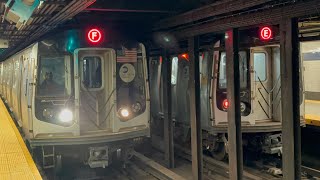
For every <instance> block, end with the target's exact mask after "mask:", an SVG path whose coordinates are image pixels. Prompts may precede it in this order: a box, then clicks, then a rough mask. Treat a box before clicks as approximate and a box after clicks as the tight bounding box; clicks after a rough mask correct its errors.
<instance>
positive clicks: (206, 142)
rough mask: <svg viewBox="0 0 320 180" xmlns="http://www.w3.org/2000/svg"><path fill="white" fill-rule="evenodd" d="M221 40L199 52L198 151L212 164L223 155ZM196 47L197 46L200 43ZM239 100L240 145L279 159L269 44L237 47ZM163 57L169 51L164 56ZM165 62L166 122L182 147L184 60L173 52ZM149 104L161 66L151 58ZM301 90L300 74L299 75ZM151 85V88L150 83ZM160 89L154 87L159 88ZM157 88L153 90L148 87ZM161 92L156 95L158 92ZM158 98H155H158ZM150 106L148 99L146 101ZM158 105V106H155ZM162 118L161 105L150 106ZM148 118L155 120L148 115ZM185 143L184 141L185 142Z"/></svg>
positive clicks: (186, 117)
mask: <svg viewBox="0 0 320 180" xmlns="http://www.w3.org/2000/svg"><path fill="white" fill-rule="evenodd" d="M222 43H224V42H223V41H221V40H215V41H213V42H211V43H210V44H209V45H207V44H206V45H205V46H203V47H201V46H200V49H199V65H200V66H199V69H200V102H201V104H200V110H201V116H200V118H201V127H202V130H203V136H202V138H203V146H204V149H207V150H209V151H210V152H212V154H213V156H214V157H215V158H217V159H224V158H225V157H226V155H227V149H228V148H227V145H228V140H227V129H228V118H227V110H228V107H229V102H228V100H227V92H226V91H227V90H226V87H227V83H226V66H227V65H228V63H227V62H226V53H225V49H224V48H223V45H221V44H222ZM200 44H201V43H200ZM240 47H241V48H240V50H239V61H240V62H239V64H240V67H239V68H240V95H241V97H240V100H241V122H242V132H243V144H244V146H245V148H248V149H250V150H253V151H256V152H259V153H267V154H281V152H282V138H281V130H282V126H281V124H282V123H281V121H282V119H281V80H280V47H279V45H278V44H277V43H276V42H275V43H268V44H267V45H264V44H263V43H260V44H259V45H255V44H254V43H251V45H250V44H249V43H246V44H245V45H243V46H240ZM168 51H169V50H168ZM168 54H169V55H168V56H167V57H161V59H165V60H168V61H170V62H171V90H172V91H171V92H172V103H173V105H172V118H173V120H174V122H175V133H176V139H177V140H178V139H179V141H181V139H184V141H188V137H189V135H190V132H189V130H190V111H189V108H190V103H189V97H190V90H189V69H190V62H189V59H188V58H189V55H188V52H187V51H186V50H183V49H182V50H181V49H179V48H177V50H176V52H174V51H169V52H168ZM149 69H150V81H151V82H150V84H151V91H150V93H151V98H153V97H154V96H155V94H159V92H157V91H159V88H160V89H161V84H163V83H164V80H161V77H158V76H159V75H161V72H160V71H161V63H160V61H159V58H158V57H157V56H154V57H150V65H149ZM300 77H301V82H300V83H301V84H302V79H303V77H302V74H301V76H300ZM152 81H154V82H152ZM159 84H160V85H159ZM152 85H154V86H158V88H154V87H152ZM160 91H161V90H160ZM158 97H161V96H159V95H158ZM303 99H304V95H303V87H301V91H300V102H301V106H300V107H301V108H300V109H301V112H300V115H301V126H303V125H304V100H303ZM151 101H153V99H151ZM157 102H161V101H157ZM157 111H158V112H163V107H162V106H161V105H157V104H154V103H152V104H151V112H157ZM151 116H152V118H154V119H159V118H161V116H159V115H158V114H155V113H151ZM189 138H190V137H189Z"/></svg>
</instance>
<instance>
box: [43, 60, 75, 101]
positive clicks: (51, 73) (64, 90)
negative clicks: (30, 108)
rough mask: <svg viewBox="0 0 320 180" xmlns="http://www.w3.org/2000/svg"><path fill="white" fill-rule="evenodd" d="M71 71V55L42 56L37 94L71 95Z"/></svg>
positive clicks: (49, 95)
mask: <svg viewBox="0 0 320 180" xmlns="http://www.w3.org/2000/svg"><path fill="white" fill-rule="evenodd" d="M70 72H71V71H70V56H53V57H50V56H40V59H39V72H38V82H37V96H41V97H67V96H70V94H71V73H70Z"/></svg>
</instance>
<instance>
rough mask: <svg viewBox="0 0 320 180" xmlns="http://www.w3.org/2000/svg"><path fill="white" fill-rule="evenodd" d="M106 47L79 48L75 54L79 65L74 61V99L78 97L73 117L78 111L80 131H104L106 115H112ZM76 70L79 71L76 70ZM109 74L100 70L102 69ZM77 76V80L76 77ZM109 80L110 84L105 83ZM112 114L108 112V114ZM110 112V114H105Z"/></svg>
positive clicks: (110, 69) (112, 93)
mask: <svg viewBox="0 0 320 180" xmlns="http://www.w3.org/2000/svg"><path fill="white" fill-rule="evenodd" d="M110 52H111V50H106V49H89V48H88V49H79V50H78V51H77V52H76V56H77V57H78V58H79V64H75V67H79V69H78V68H75V99H76V102H77V100H78V99H79V101H80V104H77V105H76V107H77V106H78V107H79V109H77V108H76V111H79V112H76V113H75V114H76V116H77V115H78V114H79V117H76V118H78V119H79V124H80V134H81V133H82V134H83V133H87V132H90V131H91V132H92V131H97V130H106V128H107V127H110V126H109V125H110V124H109V118H110V116H113V114H112V113H111V112H113V111H112V110H113V106H114V105H113V103H114V100H113V95H114V91H113V90H112V88H113V87H114V84H112V82H113V81H112V70H113V66H112V64H111V63H112V61H113V60H112V59H110V56H109V53H110ZM77 71H79V72H77ZM106 71H107V72H109V73H105V74H104V73H103V72H106ZM77 76H79V78H80V81H79V79H77ZM109 79H110V81H109V82H110V83H105V81H106V80H109ZM109 113H111V114H109ZM108 114H109V116H108Z"/></svg>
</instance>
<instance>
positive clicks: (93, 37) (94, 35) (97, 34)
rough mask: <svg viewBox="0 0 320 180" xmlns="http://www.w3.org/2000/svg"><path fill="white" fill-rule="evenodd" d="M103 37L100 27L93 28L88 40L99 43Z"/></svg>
mask: <svg viewBox="0 0 320 180" xmlns="http://www.w3.org/2000/svg"><path fill="white" fill-rule="evenodd" d="M101 39H102V33H101V31H100V30H98V29H91V30H90V31H89V32H88V40H89V41H90V42H92V43H99V42H100V41H101Z"/></svg>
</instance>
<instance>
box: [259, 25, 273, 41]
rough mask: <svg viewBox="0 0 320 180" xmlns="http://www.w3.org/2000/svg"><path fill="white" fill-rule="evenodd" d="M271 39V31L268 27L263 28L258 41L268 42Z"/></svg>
mask: <svg viewBox="0 0 320 180" xmlns="http://www.w3.org/2000/svg"><path fill="white" fill-rule="evenodd" d="M271 37H272V31H271V29H270V28H269V27H263V28H261V29H260V39H262V40H269V39H271Z"/></svg>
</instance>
